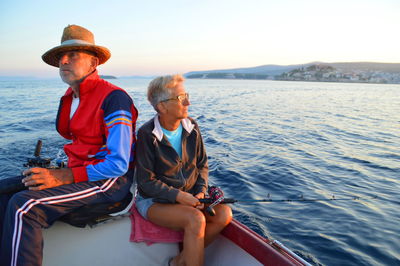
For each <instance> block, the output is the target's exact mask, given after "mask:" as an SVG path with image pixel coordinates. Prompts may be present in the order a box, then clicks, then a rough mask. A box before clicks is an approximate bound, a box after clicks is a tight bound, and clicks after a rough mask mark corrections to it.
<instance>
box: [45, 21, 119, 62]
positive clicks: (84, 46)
mask: <svg viewBox="0 0 400 266" xmlns="http://www.w3.org/2000/svg"><path fill="white" fill-rule="evenodd" d="M72 50H85V51H89V52H92V53H95V54H96V57H98V58H99V64H104V63H105V62H106V61H107V60H108V59H109V58H110V56H111V53H110V50H108V49H107V48H106V47H103V46H98V45H95V44H94V36H93V33H91V32H90V31H89V30H87V29H85V28H84V27H81V26H78V25H68V26H67V27H65V28H64V32H63V35H62V37H61V45H59V46H56V47H54V48H52V49H50V50H48V51H47V52H46V53H44V54H43V55H42V59H43V61H44V62H46V63H47V64H49V65H51V66H55V67H58V61H59V57H58V56H57V55H59V54H60V53H61V52H66V51H72Z"/></svg>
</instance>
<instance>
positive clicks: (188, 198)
mask: <svg viewBox="0 0 400 266" xmlns="http://www.w3.org/2000/svg"><path fill="white" fill-rule="evenodd" d="M176 201H177V202H178V203H180V204H183V205H189V206H192V207H197V206H198V205H200V204H201V203H200V201H199V199H198V198H196V197H194V196H193V195H192V194H190V193H187V192H185V191H179V193H178V195H177V196H176Z"/></svg>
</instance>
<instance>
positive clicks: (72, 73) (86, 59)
mask: <svg viewBox="0 0 400 266" xmlns="http://www.w3.org/2000/svg"><path fill="white" fill-rule="evenodd" d="M97 64H98V59H97V58H96V57H94V56H93V55H91V54H89V53H86V52H84V51H68V52H64V53H62V54H60V59H59V61H58V65H59V68H60V76H61V79H62V80H63V81H64V82H65V83H67V84H68V85H70V86H74V85H76V84H79V83H80V82H81V81H82V79H83V78H85V77H86V76H87V75H88V74H90V73H91V72H93V70H95V69H96V67H97Z"/></svg>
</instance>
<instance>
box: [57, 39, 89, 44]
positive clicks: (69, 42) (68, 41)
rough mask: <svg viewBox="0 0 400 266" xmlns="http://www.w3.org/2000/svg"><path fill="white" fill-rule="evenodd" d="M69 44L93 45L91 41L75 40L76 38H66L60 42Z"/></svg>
mask: <svg viewBox="0 0 400 266" xmlns="http://www.w3.org/2000/svg"><path fill="white" fill-rule="evenodd" d="M71 44H85V45H94V44H93V43H90V42H86V41H83V40H77V39H71V40H66V41H63V42H62V43H61V45H71Z"/></svg>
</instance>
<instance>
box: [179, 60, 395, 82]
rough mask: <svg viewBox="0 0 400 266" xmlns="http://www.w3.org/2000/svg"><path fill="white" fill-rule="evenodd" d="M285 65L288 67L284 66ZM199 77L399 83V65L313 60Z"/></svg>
mask: <svg viewBox="0 0 400 266" xmlns="http://www.w3.org/2000/svg"><path fill="white" fill-rule="evenodd" d="M284 68H285V69H284ZM185 76H186V77H187V78H195V79H196V78H197V79H266V80H284V81H310V82H313V81H314V82H347V83H376V84H378V83H384V84H400V65H399V64H384V63H330V64H329V63H310V64H305V65H297V66H268V65H267V66H261V67H254V68H242V69H231V70H229V69H228V70H212V71H197V72H189V73H187V74H186V75H185Z"/></svg>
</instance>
